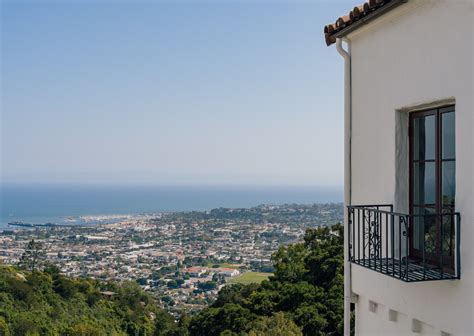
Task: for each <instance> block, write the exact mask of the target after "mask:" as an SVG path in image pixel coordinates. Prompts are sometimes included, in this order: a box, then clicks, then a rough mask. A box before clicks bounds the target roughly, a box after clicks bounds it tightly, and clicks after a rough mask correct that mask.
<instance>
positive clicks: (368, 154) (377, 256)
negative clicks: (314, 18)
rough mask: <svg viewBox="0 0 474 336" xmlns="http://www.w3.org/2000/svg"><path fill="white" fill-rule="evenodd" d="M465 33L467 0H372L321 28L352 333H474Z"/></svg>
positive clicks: (469, 37)
mask: <svg viewBox="0 0 474 336" xmlns="http://www.w3.org/2000/svg"><path fill="white" fill-rule="evenodd" d="M348 10H350V8H349V9H348ZM341 14H342V13H341ZM473 31H474V1H473V0H408V1H407V0H373V1H372V0H371V1H369V2H367V3H364V4H363V5H361V6H358V7H356V8H354V9H353V10H352V11H350V13H349V14H348V15H344V16H342V17H341V18H339V19H338V20H337V21H336V22H335V23H333V24H329V25H327V26H326V27H325V38H326V43H327V44H328V45H331V44H335V45H336V48H337V50H338V52H339V53H340V54H341V55H342V56H343V57H344V62H345V90H344V91H345V203H346V205H347V211H346V212H347V214H346V221H345V225H346V234H345V239H346V243H345V244H346V246H345V258H346V260H347V262H346V265H345V281H346V283H345V308H346V309H345V312H346V317H345V322H348V321H349V311H350V309H351V308H352V309H355V331H356V335H466V336H467V335H474V197H473V189H474V178H473V175H474V136H473V133H474V103H473V102H474V88H473V78H474V67H473V63H474V51H473V50H474V32H473ZM335 57H336V55H335ZM351 306H352V307H351ZM348 331H349V323H345V333H346V335H348Z"/></svg>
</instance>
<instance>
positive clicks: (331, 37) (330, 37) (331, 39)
mask: <svg viewBox="0 0 474 336" xmlns="http://www.w3.org/2000/svg"><path fill="white" fill-rule="evenodd" d="M407 2H408V0H392V1H390V2H389V3H387V4H386V5H384V6H382V7H380V8H378V9H377V10H374V11H373V12H372V13H369V14H368V15H366V16H363V17H362V18H360V19H358V20H357V21H355V22H353V23H351V24H349V25H348V26H347V27H345V28H342V29H341V30H339V31H337V32H335V33H332V34H327V35H326V44H327V45H328V46H330V45H331V44H333V43H335V42H336V39H337V38H341V37H344V36H346V35H348V34H350V33H352V32H353V31H355V30H356V29H358V28H360V27H361V26H363V25H365V24H367V23H369V22H370V21H373V20H375V19H376V18H378V17H379V16H381V15H383V14H385V13H387V12H388V11H391V10H392V9H395V8H396V7H398V6H400V5H402V4H404V3H407Z"/></svg>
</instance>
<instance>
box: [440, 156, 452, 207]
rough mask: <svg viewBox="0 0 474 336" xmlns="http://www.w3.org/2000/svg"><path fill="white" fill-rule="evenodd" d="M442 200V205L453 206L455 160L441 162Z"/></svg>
mask: <svg viewBox="0 0 474 336" xmlns="http://www.w3.org/2000/svg"><path fill="white" fill-rule="evenodd" d="M442 165H443V166H442V168H441V171H442V176H443V185H442V191H441V192H442V200H443V207H444V206H454V197H455V195H456V162H455V161H444V162H443V163H442Z"/></svg>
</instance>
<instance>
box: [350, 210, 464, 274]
mask: <svg viewBox="0 0 474 336" xmlns="http://www.w3.org/2000/svg"><path fill="white" fill-rule="evenodd" d="M347 209H348V216H349V217H348V218H349V260H350V262H351V263H353V264H357V265H360V266H362V267H365V268H368V269H371V270H373V271H376V272H379V273H382V274H385V275H387V276H390V277H394V278H396V279H399V280H402V281H405V282H416V281H432V280H453V279H460V276H461V272H460V271H461V267H460V265H461V261H460V253H459V247H460V239H459V238H460V219H461V216H460V214H459V213H456V212H443V213H435V212H429V211H425V212H424V213H416V214H403V213H397V212H394V211H393V206H392V205H362V206H348V208H347Z"/></svg>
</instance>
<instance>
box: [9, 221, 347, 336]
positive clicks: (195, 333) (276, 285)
mask: <svg viewBox="0 0 474 336" xmlns="http://www.w3.org/2000/svg"><path fill="white" fill-rule="evenodd" d="M342 241H343V237H342V226H341V225H336V226H333V227H332V228H317V229H308V230H307V231H306V234H305V237H304V241H303V242H302V243H297V244H291V245H288V246H281V247H280V248H279V249H278V251H277V252H275V253H274V254H273V257H272V261H273V265H274V270H275V272H274V275H273V276H271V277H270V278H269V280H264V281H263V282H262V283H261V284H255V283H250V284H234V285H228V286H226V287H224V288H223V289H222V290H221V291H220V292H219V295H218V297H217V300H216V301H215V302H214V303H213V304H212V305H211V306H210V307H208V308H205V309H203V310H202V311H200V312H199V313H197V314H196V315H194V316H190V317H188V316H185V315H184V316H182V317H181V319H180V320H179V321H177V322H176V321H175V319H174V317H173V316H172V315H170V314H169V313H167V312H166V311H164V310H162V309H161V308H159V307H158V306H157V304H156V302H155V300H154V299H153V298H152V297H151V296H149V295H148V294H146V293H144V292H143V291H142V289H141V288H140V287H139V286H138V285H137V284H136V283H134V282H123V283H120V284H117V283H110V282H109V283H107V282H100V281H97V280H92V279H72V278H68V277H65V276H62V275H61V274H59V270H58V268H57V267H55V266H52V265H50V266H47V267H46V268H45V269H44V270H43V271H36V272H28V271H25V270H21V269H19V268H16V267H13V266H6V265H1V266H0V335H15V336H16V335H18V336H22V335H71V336H74V335H88V336H94V335H134V336H147V335H163V336H179V335H181V336H186V335H190V336H225V335H227V336H229V335H241V336H245V335H249V336H279V335H280V336H292V335H294V336H300V335H339V334H341V329H342V316H343V275H342V274H343V273H342V266H343V257H342V255H343V245H342Z"/></svg>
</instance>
